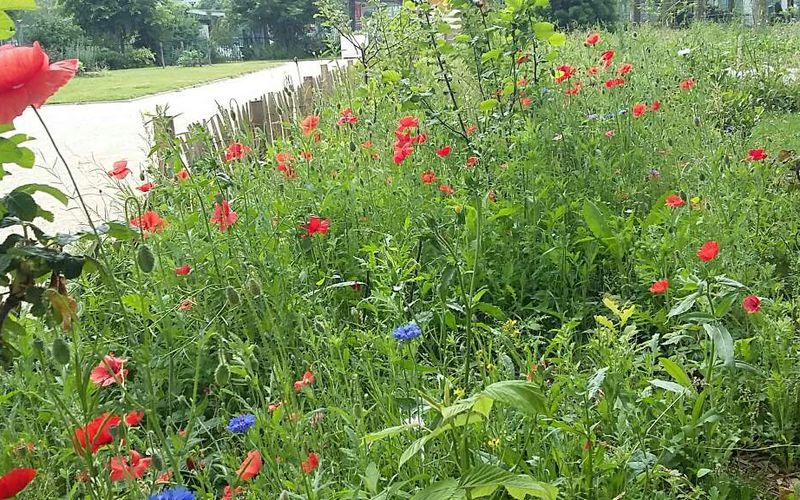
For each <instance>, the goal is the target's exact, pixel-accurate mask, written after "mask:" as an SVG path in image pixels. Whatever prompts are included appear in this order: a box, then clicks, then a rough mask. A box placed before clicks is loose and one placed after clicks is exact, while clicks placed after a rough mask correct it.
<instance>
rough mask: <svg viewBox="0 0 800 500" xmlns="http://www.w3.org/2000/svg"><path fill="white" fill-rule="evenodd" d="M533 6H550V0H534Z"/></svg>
mask: <svg viewBox="0 0 800 500" xmlns="http://www.w3.org/2000/svg"><path fill="white" fill-rule="evenodd" d="M533 6H534V7H550V0H536V2H534V4H533Z"/></svg>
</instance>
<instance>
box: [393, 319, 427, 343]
mask: <svg viewBox="0 0 800 500" xmlns="http://www.w3.org/2000/svg"><path fill="white" fill-rule="evenodd" d="M392 335H394V338H395V339H396V340H399V341H400V342H408V341H409V340H412V339H415V338H417V337H419V336H420V335H422V330H420V328H419V326H417V324H416V323H409V324H407V325H403V326H398V327H397V328H395V329H394V331H393V332H392Z"/></svg>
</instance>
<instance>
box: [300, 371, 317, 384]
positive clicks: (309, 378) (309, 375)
mask: <svg viewBox="0 0 800 500" xmlns="http://www.w3.org/2000/svg"><path fill="white" fill-rule="evenodd" d="M300 380H302V381H303V384H305V385H311V384H313V383H314V372H312V371H311V370H306V372H305V373H303V378H302V379H300Z"/></svg>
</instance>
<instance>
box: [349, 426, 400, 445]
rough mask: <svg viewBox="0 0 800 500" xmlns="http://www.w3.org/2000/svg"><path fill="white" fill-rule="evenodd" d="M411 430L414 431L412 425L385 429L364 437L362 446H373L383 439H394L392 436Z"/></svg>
mask: <svg viewBox="0 0 800 500" xmlns="http://www.w3.org/2000/svg"><path fill="white" fill-rule="evenodd" d="M409 429H412V426H410V425H396V426H394V427H387V428H386V429H383V430H380V431H377V432H371V433H369V434H367V435H366V436H364V437H363V438H362V439H361V444H362V445H366V444H372V443H375V442H377V441H381V440H383V439H386V438H388V437H392V436H396V435H398V434H402V433H403V432H406V431H408V430H409Z"/></svg>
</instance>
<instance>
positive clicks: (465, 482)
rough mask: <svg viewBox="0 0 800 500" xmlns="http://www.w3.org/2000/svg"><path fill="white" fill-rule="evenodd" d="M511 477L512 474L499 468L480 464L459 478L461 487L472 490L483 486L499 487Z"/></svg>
mask: <svg viewBox="0 0 800 500" xmlns="http://www.w3.org/2000/svg"><path fill="white" fill-rule="evenodd" d="M513 477H514V474H512V473H510V472H508V471H507V470H503V469H501V468H500V467H497V466H494V465H489V464H480V465H477V466H475V467H473V468H472V469H471V470H470V471H469V472H467V473H466V474H465V475H464V476H463V477H462V478H461V487H462V488H465V489H472V488H479V487H485V486H499V485H501V484H503V483H504V482H505V481H506V480H508V479H511V478H513Z"/></svg>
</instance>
